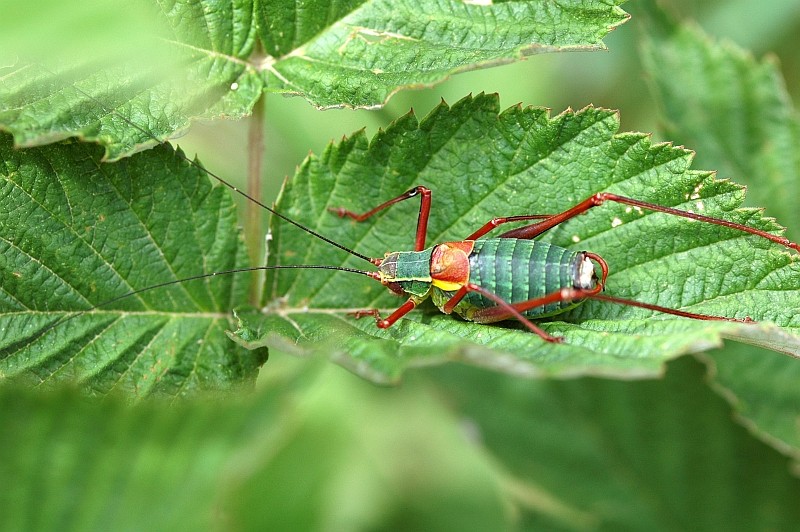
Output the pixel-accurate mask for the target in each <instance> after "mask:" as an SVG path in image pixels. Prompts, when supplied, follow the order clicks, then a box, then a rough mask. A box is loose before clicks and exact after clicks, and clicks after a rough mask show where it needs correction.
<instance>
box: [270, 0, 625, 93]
mask: <svg viewBox="0 0 800 532" xmlns="http://www.w3.org/2000/svg"><path fill="white" fill-rule="evenodd" d="M617 3H619V2H616V1H586V0H580V1H576V0H571V1H568V2H551V1H544V2H541V1H538V2H530V1H521V2H496V3H493V2H488V3H487V2H469V1H467V2H465V1H462V0H446V1H440V2H431V1H419V0H366V1H365V0H353V1H349V2H345V3H342V4H336V5H335V6H331V8H330V9H325V10H322V9H316V10H315V9H314V8H313V7H311V8H310V9H303V10H301V9H300V8H298V7H297V5H296V4H295V3H294V2H286V1H281V2H260V3H259V4H258V8H257V11H260V14H261V16H262V20H265V21H267V24H265V25H261V26H259V30H260V31H259V34H260V36H261V39H262V41H263V42H264V44H265V50H266V52H267V54H269V55H271V56H272V57H273V58H274V64H271V65H270V67H269V68H267V69H266V74H267V77H266V83H267V87H268V88H270V89H272V90H279V91H285V92H291V93H298V94H302V95H304V96H305V97H306V98H308V99H309V100H310V101H311V102H312V103H314V104H315V105H318V106H320V107H335V106H342V105H348V106H355V107H373V106H377V105H380V104H382V103H383V102H384V101H385V100H386V99H387V98H388V97H389V95H390V94H391V93H392V92H394V91H396V90H397V89H398V88H402V87H409V86H420V85H431V84H433V83H436V82H438V81H441V80H443V79H444V78H446V77H447V76H449V75H450V74H453V73H455V72H458V71H461V70H466V69H469V68H476V67H480V66H490V65H496V64H501V63H508V62H511V61H514V60H518V59H520V58H522V57H524V56H526V55H530V54H534V53H541V52H548V51H558V50H565V49H602V48H603V44H602V42H601V39H602V38H603V37H604V36H605V35H606V34H607V33H608V32H609V31H610V30H611V29H613V28H614V27H615V26H617V25H619V24H621V23H622V22H624V21H625V20H626V19H627V15H626V14H625V12H624V11H622V10H621V9H619V8H618V7H616V4H617ZM315 4H319V5H320V7H321V6H322V5H325V4H326V3H325V2H316V3H315ZM314 7H316V6H314Z"/></svg>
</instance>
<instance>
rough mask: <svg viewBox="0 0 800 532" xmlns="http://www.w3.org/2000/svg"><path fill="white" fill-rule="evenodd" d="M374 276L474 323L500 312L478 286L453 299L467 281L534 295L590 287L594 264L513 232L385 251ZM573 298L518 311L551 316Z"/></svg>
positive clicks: (512, 294) (511, 295) (506, 294)
mask: <svg viewBox="0 0 800 532" xmlns="http://www.w3.org/2000/svg"><path fill="white" fill-rule="evenodd" d="M380 280H381V282H382V283H383V284H385V285H387V286H388V287H389V288H390V289H392V290H393V291H395V292H396V293H401V294H403V293H404V294H408V295H409V296H411V297H412V299H413V300H414V302H415V304H419V303H420V302H421V301H422V300H423V299H425V298H427V297H429V296H430V297H431V299H432V300H433V302H434V304H435V305H436V306H437V307H439V309H440V310H442V311H443V312H446V313H448V314H449V313H451V312H454V313H456V314H458V315H459V316H461V317H462V318H464V319H466V320H469V321H474V322H477V323H493V322H497V321H500V320H502V319H505V318H506V316H505V314H503V313H499V314H498V313H497V312H495V310H494V308H495V307H497V303H496V302H495V300H493V299H490V297H487V296H486V295H483V294H482V293H481V292H479V291H470V292H468V293H467V294H466V295H465V296H463V298H461V299H460V300H459V301H456V302H455V304H453V301H454V297H455V296H456V294H457V293H458V291H459V290H460V289H461V288H463V287H464V286H466V285H469V284H472V285H475V286H479V287H481V288H483V289H485V290H486V292H490V293H492V294H494V295H495V296H497V298H499V299H501V300H503V301H528V300H535V299H537V298H542V297H544V296H546V295H548V294H550V293H555V292H558V291H560V290H561V289H564V288H566V289H578V290H587V291H592V290H594V289H595V288H596V286H597V282H596V281H597V279H596V277H595V275H594V265H593V264H592V261H591V260H590V259H589V258H588V257H587V255H586V253H585V252H577V251H570V250H567V249H564V248H562V247H559V246H554V245H551V244H548V243H547V242H537V241H534V240H522V239H518V238H488V239H483V240H464V241H460V242H445V243H442V244H438V245H436V246H433V247H430V248H428V249H425V250H422V251H411V252H394V253H389V254H387V256H386V258H385V259H384V260H383V262H382V263H381V265H380ZM578 303H579V301H568V300H561V301H554V302H552V303H549V304H547V305H542V306H538V307H533V308H530V309H528V310H526V311H524V312H523V313H522V315H523V316H525V317H527V318H533V319H535V318H542V317H547V316H552V315H554V314H558V313H560V312H564V311H566V310H569V309H570V308H573V307H574V306H575V305H577V304H578Z"/></svg>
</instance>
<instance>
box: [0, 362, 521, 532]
mask: <svg viewBox="0 0 800 532" xmlns="http://www.w3.org/2000/svg"><path fill="white" fill-rule="evenodd" d="M298 362H299V364H297V366H300V367H301V368H302V369H301V370H300V371H297V370H296V369H293V368H291V367H289V368H288V370H287V368H286V367H284V368H283V369H281V370H279V371H273V372H272V379H271V380H270V382H268V383H266V386H265V387H262V389H260V390H259V391H258V392H256V393H255V394H253V395H252V396H249V397H239V398H238V399H233V398H231V397H228V398H227V400H226V401H209V400H203V401H200V400H193V401H184V402H179V403H177V404H174V405H172V406H171V407H169V408H168V407H166V405H165V404H163V403H162V402H161V401H144V402H142V403H140V404H138V405H135V406H133V407H131V406H126V405H125V404H124V403H122V402H121V401H120V400H119V398H117V397H111V398H107V399H106V400H104V401H102V402H96V401H88V400H86V399H85V398H81V397H79V396H77V394H74V393H68V392H65V391H58V392H57V393H36V392H33V391H31V390H25V389H14V388H12V387H8V386H6V387H2V388H0V423H2V425H3V427H4V430H3V431H0V476H1V477H2V478H3V479H4V481H5V486H4V489H3V490H0V528H2V529H3V530H20V529H25V530H144V529H146V530H198V529H204V530H208V529H215V530H216V529H222V530H231V529H237V530H239V529H244V530H322V529H339V530H341V529H348V530H375V529H377V528H384V529H386V528H392V525H394V527H395V528H396V529H398V530H401V529H406V530H407V529H409V528H411V529H420V528H424V529H426V530H464V529H466V528H469V527H470V526H475V527H477V528H480V529H483V530H498V529H501V528H503V527H504V523H505V522H506V521H507V520H508V518H507V514H506V511H505V507H504V505H503V504H502V502H503V500H502V493H501V491H500V486H499V483H498V482H497V478H496V477H495V476H494V471H493V469H492V468H491V465H490V464H488V463H487V461H486V458H485V456H484V453H482V452H481V451H480V450H479V449H476V448H475V447H474V446H472V445H469V443H468V442H467V441H466V438H465V437H464V435H463V432H462V431H461V430H460V427H459V424H458V422H457V420H455V419H453V417H452V416H451V414H450V413H449V412H448V411H447V410H446V409H445V408H443V407H442V405H441V404H440V403H438V402H437V400H436V399H435V397H433V394H431V393H430V392H429V391H427V390H425V389H424V388H422V387H419V386H412V387H406V388H404V389H396V390H386V389H378V388H375V387H373V386H371V385H369V384H367V383H364V382H361V383H355V385H354V381H355V380H356V379H355V378H354V377H353V376H352V375H349V374H346V373H345V372H343V371H342V370H341V369H339V368H336V367H335V366H331V365H328V364H313V363H312V361H298ZM320 369H325V370H324V371H319V370H320ZM397 419H406V420H407V422H406V424H405V426H406V427H407V428H408V429H409V430H408V432H405V433H403V434H398V433H397V432H396V430H395V429H396V425H395V420H397Z"/></svg>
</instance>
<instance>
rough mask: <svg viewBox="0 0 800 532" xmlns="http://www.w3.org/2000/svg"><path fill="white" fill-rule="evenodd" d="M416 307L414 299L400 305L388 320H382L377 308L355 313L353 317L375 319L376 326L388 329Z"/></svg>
mask: <svg viewBox="0 0 800 532" xmlns="http://www.w3.org/2000/svg"><path fill="white" fill-rule="evenodd" d="M416 306H417V302H416V301H414V300H413V299H409V300H408V301H406V302H405V303H403V304H402V305H400V307H399V308H398V309H397V310H395V311H394V312H392V313H391V314H389V317H388V318H386V319H383V318H381V315H380V314H379V313H378V309H376V308H373V309H369V310H359V311H356V312H353V315H354V316H355V317H356V318H363V317H365V316H372V317H373V318H375V325H376V326H377V327H378V328H379V329H388V328H389V327H391V326H392V325H394V324H395V322H396V321H397V320H399V319H400V318H402V317H403V316H405V315H406V314H408V313H409V312H411V311H412V310H414V308H416Z"/></svg>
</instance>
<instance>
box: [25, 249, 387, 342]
mask: <svg viewBox="0 0 800 532" xmlns="http://www.w3.org/2000/svg"><path fill="white" fill-rule="evenodd" d="M300 269H305V270H336V271H340V272H350V273H357V274H360V275H365V276H367V277H369V278H371V279H375V280H380V275H379V274H378V273H377V272H368V271H364V270H358V269H355V268H345V267H342V266H328V265H318V264H284V265H278V266H253V267H250V268H235V269H233V270H223V271H220V272H212V273H204V274H201V275H193V276H191V277H185V278H183V279H175V280H172V281H166V282H164V283H159V284H154V285H152V286H148V287H145V288H139V289H138V290H133V291H131V292H128V293H126V294H122V295H119V296H116V297H114V298H111V299H108V300H106V301H103V302H102V303H98V304H97V305H94V306H92V307H90V308H87V309H84V310H80V311H78V312H76V313H75V314H69V315H67V316H62V317H61V318H59V319H57V320H56V321H54V322H53V323H51V324H50V325H48V326H47V327H45V328H44V329H42V330H40V331H38V332H37V334H36V335H35V336H34V337H33V338H29V339H26V340H25V342H26V343H27V344H30V343H32V342H34V341H36V339H38V338H40V337H42V336H43V335H44V334H45V333H47V331H49V330H51V329H54V328H55V327H57V326H59V325H61V324H62V323H64V322H67V321H69V320H71V319H73V318H77V317H78V316H83V315H84V314H87V313H89V312H93V311H95V310H98V309H100V308H103V307H106V306H108V305H111V304H112V303H116V302H117V301H119V300H121V299H125V298H127V297H131V296H135V295H137V294H141V293H143V292H149V291H150V290H155V289H157V288H164V287H166V286H170V285H174V284H179V283H185V282H188V281H197V280H199V279H207V278H209V277H217V276H219V275H232V274H235V273H244V272H255V271H266V270H300Z"/></svg>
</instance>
